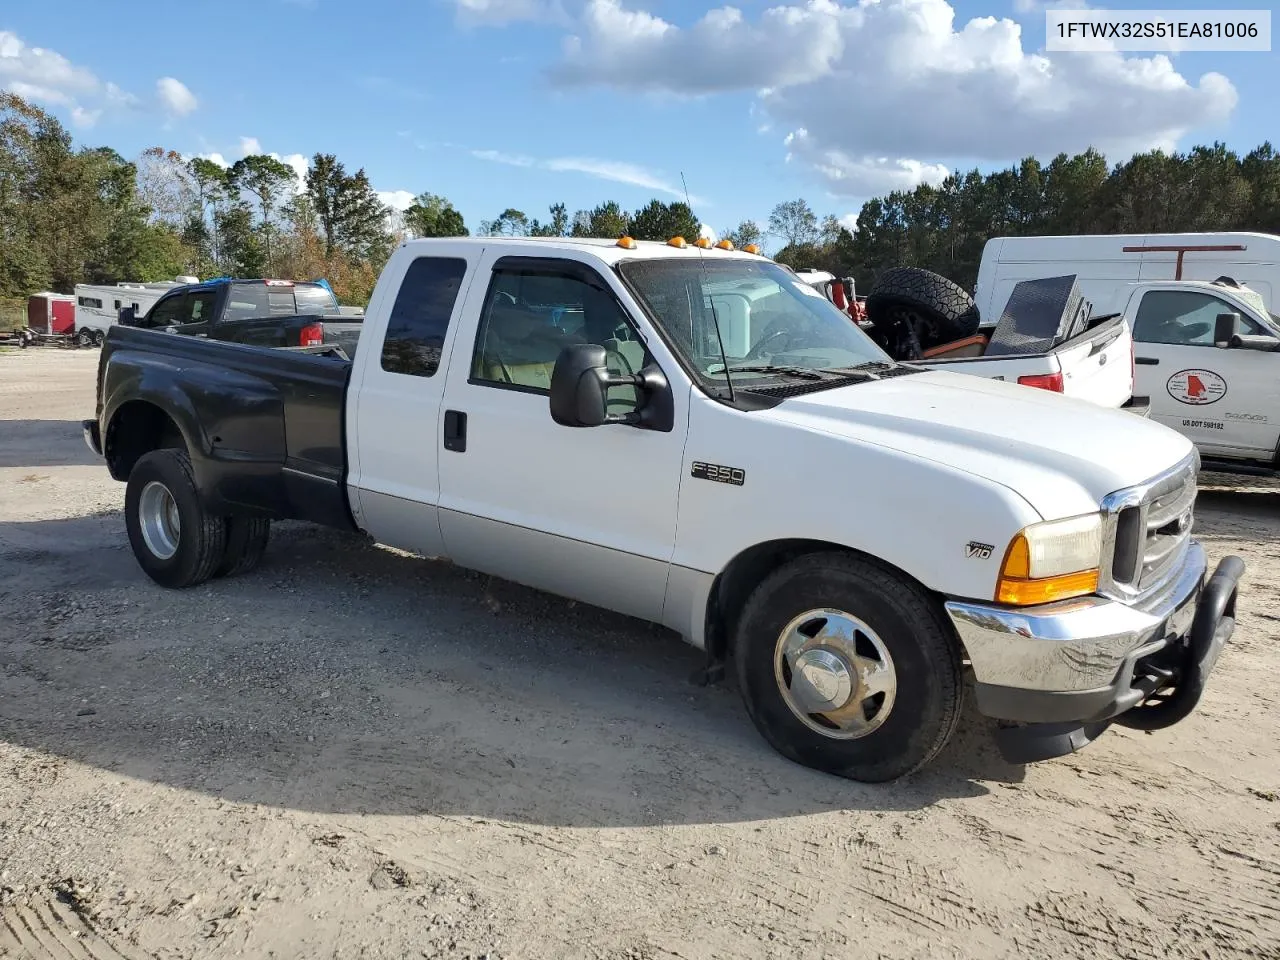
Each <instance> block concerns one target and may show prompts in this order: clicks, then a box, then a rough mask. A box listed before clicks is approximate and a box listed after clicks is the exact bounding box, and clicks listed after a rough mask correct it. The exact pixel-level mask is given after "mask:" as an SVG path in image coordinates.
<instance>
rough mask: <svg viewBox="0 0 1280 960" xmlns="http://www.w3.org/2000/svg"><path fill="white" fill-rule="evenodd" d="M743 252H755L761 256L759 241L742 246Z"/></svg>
mask: <svg viewBox="0 0 1280 960" xmlns="http://www.w3.org/2000/svg"><path fill="white" fill-rule="evenodd" d="M742 252H743V253H751V254H755V255H756V256H759V255H760V245H759V244H758V243H748V244H747V245H746V246H745V247H743V248H742Z"/></svg>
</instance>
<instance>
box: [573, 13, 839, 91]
mask: <svg viewBox="0 0 1280 960" xmlns="http://www.w3.org/2000/svg"><path fill="white" fill-rule="evenodd" d="M844 12H845V11H843V8H841V7H839V6H837V5H836V4H834V3H832V2H830V0H809V2H808V3H806V4H805V5H804V6H803V7H772V8H770V9H768V10H766V11H765V12H764V13H763V14H762V15H761V17H760V21H759V22H758V23H749V22H748V21H747V20H746V19H745V18H744V17H743V15H742V11H741V10H738V9H737V8H735V7H721V8H719V9H717V10H710V11H708V12H707V13H706V14H705V15H704V16H703V18H702V19H701V20H699V21H698V22H697V23H695V24H694V25H693V26H691V27H689V28H687V29H681V28H679V27H675V26H672V25H671V24H669V23H667V22H666V21H665V20H662V19H661V18H659V17H656V16H654V15H653V14H651V13H647V12H645V11H643V10H628V9H626V8H624V7H623V6H622V3H621V0H588V3H587V6H586V9H585V11H584V12H583V15H582V21H581V24H580V26H579V28H578V30H577V31H576V32H575V33H574V34H573V35H572V36H569V37H567V38H566V39H565V41H564V52H563V58H562V60H561V62H560V63H559V64H558V65H557V66H556V67H554V68H553V69H552V71H551V76H552V78H553V79H554V80H556V81H558V82H560V83H563V84H567V85H576V84H600V83H603V84H612V85H616V86H619V87H623V88H626V89H628V90H637V89H645V90H662V91H664V92H670V93H677V94H701V93H714V92H717V91H724V90H737V89H755V88H759V87H763V86H774V85H778V84H793V83H804V82H806V81H809V80H814V79H817V78H818V77H821V76H824V75H825V74H827V73H828V72H830V70H831V68H832V65H833V63H834V62H835V60H836V59H837V58H838V57H839V56H840V53H841V51H842V49H843V38H842V36H841V33H840V29H839V17H840V16H841V15H842V14H843V13H844ZM798 51H803V55H802V56H797V55H796V54H797V52H798Z"/></svg>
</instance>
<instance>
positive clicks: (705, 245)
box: [694, 237, 711, 250]
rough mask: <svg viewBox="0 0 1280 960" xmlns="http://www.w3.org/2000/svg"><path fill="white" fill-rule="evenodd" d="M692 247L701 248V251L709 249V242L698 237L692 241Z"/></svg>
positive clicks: (704, 238)
mask: <svg viewBox="0 0 1280 960" xmlns="http://www.w3.org/2000/svg"><path fill="white" fill-rule="evenodd" d="M694 245H695V246H699V247H701V248H702V249H703V250H709V249H711V241H710V240H709V239H708V238H706V237H699V238H698V239H697V240H696V241H694Z"/></svg>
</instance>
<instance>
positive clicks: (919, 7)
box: [550, 0, 1238, 197]
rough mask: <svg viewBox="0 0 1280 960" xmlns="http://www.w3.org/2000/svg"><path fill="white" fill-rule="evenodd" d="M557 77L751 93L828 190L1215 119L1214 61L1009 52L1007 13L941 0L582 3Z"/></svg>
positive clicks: (1222, 90)
mask: <svg viewBox="0 0 1280 960" xmlns="http://www.w3.org/2000/svg"><path fill="white" fill-rule="evenodd" d="M550 75H551V77H552V78H553V79H554V80H556V81H557V82H559V83H561V84H571V85H583V86H585V85H593V86H607V87H612V88H615V89H618V90H621V91H636V90H647V91H659V92H664V93H670V94H676V95H688V94H705V93H711V92H716V91H725V90H744V91H755V92H756V93H757V94H758V105H759V108H760V112H761V113H762V114H763V115H764V116H765V118H766V122H767V123H768V124H770V125H772V126H775V127H777V128H780V129H781V130H783V131H791V142H790V143H789V144H788V149H789V150H790V152H791V153H792V155H793V156H794V157H795V159H796V160H797V161H799V162H803V163H805V164H807V165H809V166H810V167H812V168H813V169H814V170H815V171H816V172H817V173H818V175H819V176H820V177H821V178H822V179H823V180H824V182H826V184H827V185H828V186H829V187H831V188H832V190H833V192H836V193H838V194H840V195H842V196H848V197H861V196H867V195H869V194H872V193H877V192H880V191H881V190H883V189H884V188H885V187H886V186H892V185H912V184H914V183H918V182H922V181H929V182H933V181H936V179H937V178H938V177H939V176H940V175H942V174H943V169H944V168H943V163H942V161H944V160H947V159H952V158H966V160H973V161H979V162H983V161H986V162H998V163H1003V162H1008V161H1009V160H1011V159H1014V158H1018V157H1022V156H1026V155H1028V154H1036V155H1039V156H1042V157H1050V156H1053V155H1054V154H1056V153H1058V152H1060V151H1067V152H1078V151H1081V150H1083V149H1085V148H1087V147H1089V146H1094V147H1097V148H1098V149H1100V150H1103V151H1104V152H1106V153H1108V154H1109V155H1111V156H1112V157H1113V158H1115V159H1119V158H1121V157H1123V156H1127V155H1129V154H1132V153H1133V152H1135V151H1138V150H1146V149H1150V148H1152V147H1156V146H1168V145H1170V144H1173V143H1176V142H1177V141H1178V140H1179V139H1180V138H1181V137H1183V136H1184V135H1185V134H1187V133H1189V132H1191V131H1193V130H1196V129H1199V128H1202V127H1205V126H1209V125H1213V124H1218V123H1221V122H1222V121H1224V120H1225V119H1226V118H1228V117H1229V116H1230V115H1231V113H1232V112H1233V110H1234V109H1235V106H1236V103H1237V99H1238V95H1237V92H1236V90H1235V88H1234V87H1233V86H1232V84H1231V82H1230V81H1229V80H1228V79H1227V78H1226V77H1224V76H1222V75H1221V74H1218V73H1206V74H1204V75H1203V76H1201V77H1199V78H1198V80H1195V81H1194V82H1193V81H1192V80H1189V79H1188V78H1187V77H1184V76H1183V75H1181V74H1180V73H1179V72H1178V71H1177V70H1176V69H1175V68H1174V66H1173V63H1172V62H1171V61H1170V59H1169V58H1168V57H1166V56H1160V55H1157V56H1149V57H1137V56H1128V57H1126V56H1124V55H1122V54H1120V53H1116V52H1110V53H1091V54H1088V55H1078V54H1049V53H1043V52H1035V51H1031V50H1027V49H1024V46H1023V38H1022V32H1021V27H1020V26H1019V25H1018V24H1017V23H1016V22H1015V21H1013V20H1011V19H996V18H995V17H977V18H974V19H971V20H969V21H967V22H965V23H963V24H961V25H959V26H957V24H956V20H955V10H954V9H953V7H952V6H951V4H950V3H948V2H947V0H874V2H873V0H858V2H857V3H856V4H854V5H849V6H842V5H841V4H840V3H837V2H835V0H808V2H805V3H802V4H794V5H790V6H777V7H772V8H770V9H768V10H765V11H764V12H763V13H761V14H760V15H759V16H758V17H755V18H754V19H751V20H748V19H747V17H746V16H745V15H744V14H743V13H742V12H741V11H739V10H737V9H735V8H732V7H723V8H720V9H718V10H713V11H711V12H710V13H707V14H706V15H705V16H703V17H702V19H701V20H699V21H698V22H697V23H695V24H693V25H692V26H690V27H686V28H682V27H677V26H675V25H673V24H670V23H668V22H666V21H665V20H662V19H661V18H659V17H657V16H655V15H653V14H651V13H648V12H645V11H643V10H631V9H627V8H626V7H624V6H623V5H622V2H621V0H587V5H586V9H585V11H584V13H583V16H582V18H581V20H580V22H579V23H578V25H577V26H576V28H575V29H574V31H573V35H572V36H569V37H567V38H566V40H565V42H564V50H563V56H562V59H561V61H560V62H559V63H558V64H556V65H555V66H554V67H552V68H551V70H550Z"/></svg>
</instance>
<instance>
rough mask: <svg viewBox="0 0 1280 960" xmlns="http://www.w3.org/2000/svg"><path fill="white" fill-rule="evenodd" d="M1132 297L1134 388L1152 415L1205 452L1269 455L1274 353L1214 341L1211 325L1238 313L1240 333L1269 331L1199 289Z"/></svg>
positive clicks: (1279, 408)
mask: <svg viewBox="0 0 1280 960" xmlns="http://www.w3.org/2000/svg"><path fill="white" fill-rule="evenodd" d="M1138 296H1139V297H1140V298H1141V299H1140V300H1139V302H1138V306H1137V310H1136V313H1132V314H1131V315H1133V316H1134V321H1133V324H1134V330H1133V336H1134V340H1135V341H1136V349H1135V352H1134V364H1135V367H1134V369H1135V374H1136V377H1135V379H1136V385H1135V387H1134V393H1135V394H1137V395H1139V396H1141V395H1146V396H1149V397H1150V398H1151V416H1152V418H1153V419H1156V420H1159V421H1160V422H1162V423H1164V424H1165V425H1166V426H1169V427H1172V428H1173V429H1175V430H1177V431H1178V432H1179V433H1182V434H1185V435H1186V436H1187V437H1188V438H1189V439H1190V440H1191V441H1192V442H1194V443H1195V444H1196V446H1197V447H1198V448H1199V449H1200V451H1201V453H1203V454H1206V455H1209V456H1223V457H1236V458H1240V457H1244V458H1255V457H1265V458H1267V459H1270V457H1271V456H1272V455H1273V454H1274V453H1275V450H1276V439H1277V434H1278V432H1280V427H1278V426H1277V421H1278V420H1280V402H1278V401H1280V354H1275V353H1262V352H1258V351H1254V350H1224V349H1221V348H1218V347H1215V346H1214V345H1213V334H1214V323H1215V320H1216V319H1217V316H1218V314H1220V313H1239V314H1240V315H1241V321H1242V332H1243V333H1247V334H1251V335H1255V336H1256V335H1265V336H1272V335H1273V334H1272V333H1271V332H1270V331H1269V330H1265V329H1263V327H1262V325H1261V324H1259V323H1258V322H1256V321H1255V320H1253V319H1252V318H1250V317H1249V316H1248V314H1247V313H1245V312H1244V311H1243V310H1242V309H1241V307H1240V306H1238V305H1236V304H1233V303H1231V302H1229V301H1228V300H1226V299H1223V298H1221V297H1217V296H1214V295H1213V294H1210V293H1207V292H1204V291H1201V290H1186V289H1182V290H1179V289H1174V288H1169V289H1158V288H1156V289H1151V290H1145V291H1142V292H1140V293H1139V294H1138ZM1130 309H1131V311H1132V308H1130Z"/></svg>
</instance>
